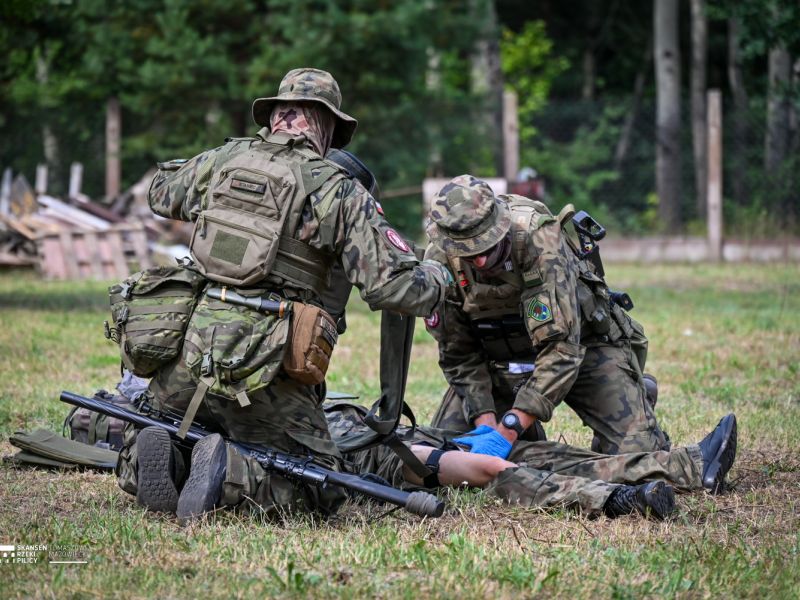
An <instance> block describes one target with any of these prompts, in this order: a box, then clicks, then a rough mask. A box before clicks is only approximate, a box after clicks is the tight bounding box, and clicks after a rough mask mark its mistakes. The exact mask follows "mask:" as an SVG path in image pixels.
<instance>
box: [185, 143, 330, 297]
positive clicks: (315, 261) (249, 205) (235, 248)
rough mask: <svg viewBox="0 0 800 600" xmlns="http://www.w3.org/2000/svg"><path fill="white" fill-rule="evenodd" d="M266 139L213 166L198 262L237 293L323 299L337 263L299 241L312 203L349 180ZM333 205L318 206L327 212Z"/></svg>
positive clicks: (196, 239)
mask: <svg viewBox="0 0 800 600" xmlns="http://www.w3.org/2000/svg"><path fill="white" fill-rule="evenodd" d="M264 135H266V134H265V132H264V130H262V132H259V136H261V137H260V138H239V139H235V140H232V142H233V143H232V144H229V146H231V148H230V150H229V151H228V152H227V156H224V157H222V158H218V159H217V161H216V164H214V169H215V171H214V174H213V176H212V177H211V180H210V183H209V186H208V189H207V191H206V192H205V194H204V197H203V200H202V204H201V212H200V215H199V216H198V218H197V221H196V223H195V227H194V231H193V233H192V240H191V243H190V249H191V252H192V257H193V258H194V261H195V263H196V265H197V268H198V270H199V271H200V272H201V273H202V274H203V275H204V276H205V277H207V278H208V279H211V280H212V281H216V282H219V283H223V284H227V285H232V286H237V287H252V286H255V285H264V282H265V281H266V282H267V283H268V284H272V285H273V286H274V287H276V288H280V289H282V288H284V287H286V286H287V285H288V286H289V287H292V288H296V289H299V290H301V291H303V292H304V295H305V296H306V297H309V296H311V295H313V296H316V297H319V295H320V293H321V291H322V290H323V289H324V288H325V287H326V286H327V284H328V280H329V276H330V275H329V273H330V269H331V265H332V263H333V259H334V257H332V256H330V255H329V254H327V253H325V252H322V251H320V250H318V249H316V248H312V247H311V246H309V245H308V244H305V243H303V242H300V241H298V240H296V239H294V235H295V232H296V231H297V228H298V225H299V223H300V219H301V217H302V211H303V206H304V204H305V201H306V198H308V196H309V195H311V194H312V193H314V192H316V191H317V190H319V189H320V188H321V187H322V186H323V185H324V184H326V183H327V182H329V181H330V180H331V179H334V178H340V179H344V178H345V174H344V172H343V170H342V168H341V167H339V166H338V165H336V164H335V163H332V162H329V161H326V160H325V159H323V158H321V157H320V156H319V155H317V154H316V153H315V152H313V151H311V150H310V149H309V148H307V147H306V146H305V145H304V144H298V143H296V140H295V139H293V138H291V137H289V136H285V135H282V134H276V135H270V136H268V137H264ZM223 152H225V149H223ZM201 168H202V167H201ZM335 187H336V186H333V190H335ZM333 190H332V192H331V194H333V193H334V192H333ZM331 201H332V198H330V199H323V201H322V202H320V203H319V204H320V206H321V207H322V208H323V210H324V209H326V208H329V207H330V205H331Z"/></svg>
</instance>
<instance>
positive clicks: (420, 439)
mask: <svg viewBox="0 0 800 600" xmlns="http://www.w3.org/2000/svg"><path fill="white" fill-rule="evenodd" d="M363 414H364V412H363V411H362V409H361V408H360V407H356V406H353V405H351V404H348V403H326V405H325V416H326V417H327V419H328V427H329V428H330V431H331V435H332V436H333V438H334V440H335V441H338V440H340V439H344V438H346V437H347V436H348V435H354V434H356V433H358V432H359V431H360V430H362V429H364V428H366V425H364V423H363V420H362V417H363ZM397 433H398V436H399V437H400V439H401V440H402V441H403V443H405V444H406V445H407V446H409V447H410V446H411V445H414V444H420V445H429V446H433V447H435V448H442V447H444V446H445V443H446V441H447V440H449V439H451V438H452V437H453V436H455V435H456V434H455V432H448V431H446V430H443V429H436V428H434V427H417V428H415V429H412V428H410V427H405V426H400V427H399V428H398V430H397ZM344 459H345V465H346V468H347V469H348V470H351V471H353V472H355V473H365V472H370V473H375V474H377V475H379V476H381V477H383V478H384V479H386V480H387V481H389V482H390V483H391V484H392V485H394V486H396V487H402V488H405V489H414V488H417V487H418V486H414V485H413V484H410V483H408V482H407V481H406V480H405V478H404V476H403V463H402V461H401V460H400V459H399V458H398V457H397V455H396V454H395V453H394V452H393V451H392V450H390V449H389V448H388V447H386V446H376V447H373V448H369V449H367V450H362V451H359V452H353V453H348V454H346V455H345V457H344ZM508 460H509V461H511V462H514V463H516V464H517V465H518V466H517V467H514V468H509V469H506V470H505V471H502V472H501V473H500V474H499V475H498V476H497V477H496V478H495V479H494V480H493V481H492V482H490V483H489V485H488V486H487V487H486V490H487V491H488V492H489V493H490V494H492V495H494V496H497V497H498V498H502V499H503V500H505V501H506V502H509V503H511V504H521V505H523V506H528V507H532V506H577V507H580V508H581V509H582V510H584V511H586V512H590V513H592V512H594V513H596V512H600V510H601V509H602V508H603V505H604V504H605V503H606V500H607V499H608V497H609V495H610V494H611V492H612V491H613V490H614V488H616V487H617V486H618V485H620V484H628V485H631V484H637V483H642V482H644V481H653V480H664V481H667V482H669V483H671V484H673V485H674V486H675V487H676V488H678V489H681V490H684V491H690V490H699V489H703V485H702V471H703V460H702V455H701V453H700V449H699V447H698V446H696V445H692V446H688V447H685V448H678V449H675V450H672V451H657V452H638V453H629V454H619V455H614V456H612V455H604V454H597V453H595V452H592V451H590V450H582V449H579V448H575V447H573V446H568V445H566V444H559V443H556V442H549V441H546V442H526V441H518V442H517V443H516V444H515V445H514V449H513V450H512V451H511V455H510V456H509V457H508Z"/></svg>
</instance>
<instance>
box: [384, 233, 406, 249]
mask: <svg viewBox="0 0 800 600" xmlns="http://www.w3.org/2000/svg"><path fill="white" fill-rule="evenodd" d="M386 239H388V240H389V243H390V244H391V245H392V246H394V247H395V248H397V249H398V250H401V251H402V252H411V248H410V247H409V245H408V244H407V243H406V241H405V240H404V239H403V236H401V235H400V234H399V233H397V232H396V231H395V230H394V229H387V230H386Z"/></svg>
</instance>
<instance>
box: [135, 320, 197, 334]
mask: <svg viewBox="0 0 800 600" xmlns="http://www.w3.org/2000/svg"><path fill="white" fill-rule="evenodd" d="M185 326H186V323H181V322H180V321H171V320H167V319H156V320H154V321H141V322H139V323H126V324H125V331H126V332H127V333H131V332H132V331H150V330H152V329H170V330H172V331H183V328H184V327H185Z"/></svg>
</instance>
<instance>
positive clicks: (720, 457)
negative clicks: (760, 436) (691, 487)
mask: <svg viewBox="0 0 800 600" xmlns="http://www.w3.org/2000/svg"><path fill="white" fill-rule="evenodd" d="M720 426H722V427H724V428H725V429H724V439H723V440H722V443H721V444H720V445H719V449H718V450H717V453H716V454H715V455H714V458H712V459H711V461H710V462H709V464H708V468H707V469H706V471H705V473H704V475H703V487H704V488H706V489H707V490H708V491H709V492H711V493H712V494H719V493H721V492H722V491H723V490H724V488H725V476H726V475H727V474H728V471H730V470H731V467H732V466H733V461H734V460H735V459H736V442H737V428H736V416H735V415H733V414H730V415H727V416H725V417H722V420H721V421H720V423H719V425H717V427H720Z"/></svg>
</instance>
